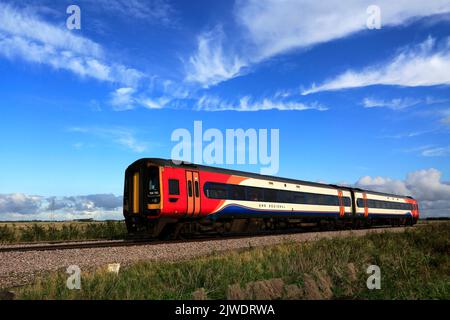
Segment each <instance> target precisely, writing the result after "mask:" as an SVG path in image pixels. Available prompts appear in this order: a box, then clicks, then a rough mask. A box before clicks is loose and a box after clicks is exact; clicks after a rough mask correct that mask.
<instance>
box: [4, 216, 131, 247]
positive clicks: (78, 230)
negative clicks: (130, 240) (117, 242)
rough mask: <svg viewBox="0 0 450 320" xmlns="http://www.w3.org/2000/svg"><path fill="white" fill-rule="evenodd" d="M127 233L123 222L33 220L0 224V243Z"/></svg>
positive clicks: (122, 236) (111, 235) (123, 235)
mask: <svg viewBox="0 0 450 320" xmlns="http://www.w3.org/2000/svg"><path fill="white" fill-rule="evenodd" d="M126 234H127V230H126V226H125V222H123V221H105V222H82V223H81V222H35V223H27V222H23V223H20V222H18V223H2V224H0V243H14V242H34V241H58V240H85V239H123V238H124V237H125V236H126Z"/></svg>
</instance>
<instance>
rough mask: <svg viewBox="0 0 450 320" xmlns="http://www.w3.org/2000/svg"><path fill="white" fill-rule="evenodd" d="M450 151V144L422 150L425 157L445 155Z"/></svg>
mask: <svg viewBox="0 0 450 320" xmlns="http://www.w3.org/2000/svg"><path fill="white" fill-rule="evenodd" d="M449 153H450V146H448V147H436V148H429V149H425V150H423V151H422V152H421V155H422V156H424V157H443V156H446V155H448V154H449Z"/></svg>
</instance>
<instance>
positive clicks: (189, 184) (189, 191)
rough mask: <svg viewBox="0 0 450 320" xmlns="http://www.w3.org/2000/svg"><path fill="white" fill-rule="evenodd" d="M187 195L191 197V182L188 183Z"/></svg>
mask: <svg viewBox="0 0 450 320" xmlns="http://www.w3.org/2000/svg"><path fill="white" fill-rule="evenodd" d="M188 195H189V197H192V181H188Z"/></svg>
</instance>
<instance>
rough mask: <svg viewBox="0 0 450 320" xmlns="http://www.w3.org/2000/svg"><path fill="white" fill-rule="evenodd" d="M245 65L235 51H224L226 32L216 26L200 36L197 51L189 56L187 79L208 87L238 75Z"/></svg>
mask: <svg viewBox="0 0 450 320" xmlns="http://www.w3.org/2000/svg"><path fill="white" fill-rule="evenodd" d="M245 65H246V63H245V62H244V61H243V60H242V59H241V58H239V57H238V56H237V55H235V54H234V53H232V52H231V53H230V52H224V33H223V32H222V30H221V29H220V28H216V29H214V30H211V31H210V32H207V33H204V34H201V35H200V36H199V37H198V39H197V52H196V53H195V54H194V55H192V56H191V57H190V58H189V63H188V66H187V70H186V72H187V75H186V80H187V81H190V82H198V83H200V84H202V86H203V87H205V88H207V87H209V86H211V85H215V84H217V83H219V82H221V81H223V80H228V79H230V78H233V77H236V76H238V75H239V73H240V72H241V68H243V67H244V66H245Z"/></svg>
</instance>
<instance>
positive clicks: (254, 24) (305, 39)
mask: <svg viewBox="0 0 450 320" xmlns="http://www.w3.org/2000/svg"><path fill="white" fill-rule="evenodd" d="M372 4H374V3H373V1H371V0H362V1H361V0H350V1H346V2H345V5H344V4H343V3H342V1H340V0H330V1H327V2H323V1H315V0H284V1H279V0H249V1H243V0H241V1H237V2H236V5H235V10H234V13H235V20H236V22H237V26H236V27H235V28H233V29H232V30H233V31H232V32H230V34H229V35H228V37H227V39H226V40H227V41H223V38H224V35H223V34H222V33H221V32H215V33H214V36H213V37H212V39H211V37H210V36H205V35H202V36H200V37H199V41H198V48H197V50H196V53H195V54H193V55H192V56H191V59H190V60H191V61H190V62H191V64H192V66H193V68H191V69H188V72H187V74H188V76H187V78H188V79H191V80H195V81H197V82H199V83H201V84H202V85H204V86H209V85H212V84H217V83H218V82H221V81H225V80H228V79H231V78H234V77H236V76H238V75H240V74H241V73H242V69H243V68H245V67H249V66H251V65H252V64H255V63H259V62H261V61H263V60H266V59H268V58H271V57H274V56H276V55H279V54H283V53H286V52H289V51H292V50H295V49H305V48H309V47H312V46H314V45H317V44H320V43H324V42H328V41H332V40H336V39H340V38H344V37H346V36H349V35H351V34H353V33H356V32H359V31H362V30H365V29H367V26H366V22H367V19H368V14H367V12H366V10H367V7H368V6H369V5H372ZM376 5H378V6H379V7H380V8H381V18H382V28H385V27H390V26H397V25H401V24H404V23H407V22H408V21H409V20H410V19H411V18H414V17H426V16H430V15H435V14H442V13H448V12H450V3H449V2H448V1H447V0H430V1H427V2H423V1H422V0H398V1H390V0H380V1H377V3H376ZM207 35H208V34H207ZM236 48H238V49H236ZM224 51H226V54H224V53H223V52H224ZM350 80H352V79H348V81H350Z"/></svg>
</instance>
